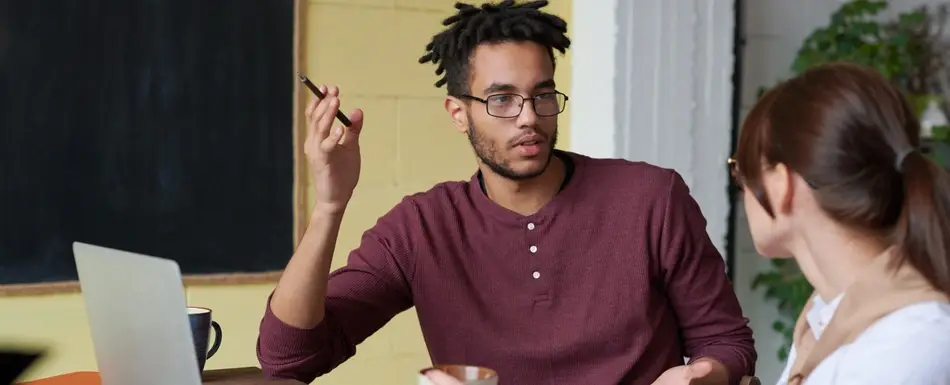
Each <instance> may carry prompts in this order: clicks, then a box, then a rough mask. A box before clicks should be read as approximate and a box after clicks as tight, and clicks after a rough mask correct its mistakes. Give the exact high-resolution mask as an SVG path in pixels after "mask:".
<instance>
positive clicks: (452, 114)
mask: <svg viewBox="0 0 950 385" xmlns="http://www.w3.org/2000/svg"><path fill="white" fill-rule="evenodd" d="M445 112H448V113H449V118H450V119H452V123H453V124H455V129H456V130H458V131H459V132H461V133H466V132H468V114H466V113H465V112H466V111H465V104H464V103H462V101H461V100H459V99H458V98H456V97H454V96H446V97H445Z"/></svg>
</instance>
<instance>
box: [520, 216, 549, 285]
mask: <svg viewBox="0 0 950 385" xmlns="http://www.w3.org/2000/svg"><path fill="white" fill-rule="evenodd" d="M542 226H543V224H542V223H541V222H539V221H537V220H536V219H529V220H526V221H525V222H524V232H525V239H526V241H527V242H526V244H527V250H525V253H526V255H527V258H528V260H529V261H530V263H529V264H528V266H530V268H529V270H530V271H528V272H527V274H528V275H527V277H526V279H529V280H530V281H531V283H530V287H531V289H532V292H533V298H534V301H535V302H542V301H548V300H550V296H549V290H548V288H549V284H548V282H550V278H551V274H550V273H551V271H550V269H549V268H548V267H549V266H550V264H548V263H546V262H547V261H545V258H546V257H547V255H549V254H550V253H549V252H548V250H544V249H542V247H541V234H542V233H543V229H542Z"/></svg>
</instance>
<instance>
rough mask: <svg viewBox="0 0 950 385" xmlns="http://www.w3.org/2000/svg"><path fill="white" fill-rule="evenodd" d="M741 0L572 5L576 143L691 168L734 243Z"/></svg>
mask: <svg viewBox="0 0 950 385" xmlns="http://www.w3.org/2000/svg"><path fill="white" fill-rule="evenodd" d="M733 4H734V0H664V1H657V0H622V1H621V0H584V1H574V9H573V12H572V14H571V15H572V19H573V20H572V30H573V44H572V49H573V53H572V58H573V59H572V60H573V61H572V68H573V73H572V84H573V86H572V90H571V94H572V95H571V101H572V103H573V104H572V112H571V131H570V132H571V147H572V149H573V150H575V151H578V152H580V153H584V154H587V155H591V156H598V157H620V158H626V159H631V160H643V161H647V162H650V163H653V164H657V165H660V166H664V167H670V168H674V169H676V170H677V171H679V172H680V174H682V175H683V178H684V179H685V180H686V183H687V184H688V185H689V186H690V188H691V189H692V192H693V196H694V197H695V198H696V200H697V201H698V202H699V204H700V206H701V207H702V209H703V211H704V213H705V214H706V218H707V220H708V222H709V224H708V227H707V230H708V232H709V234H710V237H711V238H712V239H713V242H714V243H715V245H716V247H717V248H719V250H720V252H724V246H725V239H726V233H727V228H728V226H727V225H728V223H727V219H728V213H729V201H728V196H727V190H726V186H727V184H728V178H729V176H728V169H727V168H726V167H725V161H726V158H727V157H728V153H729V140H730V132H731V124H732V117H731V114H730V107H731V100H732V94H733V87H732V82H731V76H732V72H733V64H734V63H733V55H732V48H733V45H732V42H733V31H734V21H735V20H734V19H735V18H734V12H733Z"/></svg>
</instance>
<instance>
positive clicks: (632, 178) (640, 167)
mask: <svg viewBox="0 0 950 385" xmlns="http://www.w3.org/2000/svg"><path fill="white" fill-rule="evenodd" d="M568 154H570V155H571V158H572V159H573V160H574V161H575V163H576V164H577V165H578V167H582V168H583V169H584V171H583V173H584V177H583V179H584V183H585V184H587V185H590V186H599V188H602V187H607V186H614V187H616V188H621V189H624V190H626V191H631V192H634V191H635V192H637V193H638V194H643V193H655V194H660V195H665V194H666V193H668V192H669V191H670V187H671V185H672V183H674V182H675V181H676V180H677V179H680V176H679V174H678V173H677V172H676V171H675V170H673V169H671V168H667V167H662V166H658V165H655V164H652V163H648V162H644V161H637V160H628V159H622V158H594V157H590V156H586V155H580V154H576V153H568Z"/></svg>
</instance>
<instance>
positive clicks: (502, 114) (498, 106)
mask: <svg viewBox="0 0 950 385" xmlns="http://www.w3.org/2000/svg"><path fill="white" fill-rule="evenodd" d="M462 97H465V98H468V99H472V100H476V101H479V102H482V103H484V104H485V110H486V111H487V112H488V115H491V116H494V117H496V118H514V117H516V116H518V115H521V110H522V109H523V108H524V102H525V100H530V101H531V104H532V105H533V106H534V113H535V114H537V115H538V116H555V115H558V114H560V113H562V112H564V107H566V106H567V100H568V97H567V95H564V94H562V93H560V92H558V91H554V92H545V93H540V94H537V95H535V96H533V97H530V98H526V97H524V96H521V95H518V94H495V95H491V96H489V97H487V98H485V99H482V98H479V97H477V96H472V95H462Z"/></svg>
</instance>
